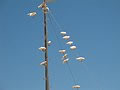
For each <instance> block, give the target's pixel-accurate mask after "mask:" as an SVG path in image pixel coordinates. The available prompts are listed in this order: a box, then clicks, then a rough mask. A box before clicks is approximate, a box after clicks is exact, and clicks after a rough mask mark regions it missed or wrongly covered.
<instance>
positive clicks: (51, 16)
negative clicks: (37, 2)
mask: <svg viewBox="0 0 120 90" xmlns="http://www.w3.org/2000/svg"><path fill="white" fill-rule="evenodd" d="M48 15H49V14H48ZM48 17H49V18H50V22H51V23H52V20H51V19H52V18H53V19H54V22H55V23H56V25H57V26H58V29H59V30H62V28H61V27H60V25H59V24H58V23H57V21H56V19H55V18H54V16H53V15H49V16H48ZM55 33H56V31H55ZM56 37H57V39H58V36H57V34H56ZM58 40H59V39H58ZM60 45H61V44H60ZM61 46H62V45H61ZM67 67H68V70H69V71H70V74H71V77H72V79H73V82H74V84H77V83H76V80H75V77H74V75H73V72H72V70H71V68H70V65H69V63H68V62H67Z"/></svg>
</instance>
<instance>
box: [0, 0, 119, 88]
mask: <svg viewBox="0 0 120 90" xmlns="http://www.w3.org/2000/svg"><path fill="white" fill-rule="evenodd" d="M41 2H42V1H41V0H0V90H44V80H43V76H44V68H43V67H41V66H39V63H40V62H41V61H43V60H44V58H43V53H42V52H40V51H38V48H39V47H40V46H42V45H43V44H42V43H43V27H42V26H43V25H42V24H41V22H42V11H41V10H40V9H37V6H38V5H39V4H40V3H41ZM48 6H49V7H50V8H51V9H52V12H53V14H54V16H55V18H56V20H57V22H59V24H60V25H61V27H62V28H63V29H64V30H65V31H67V32H68V34H69V35H70V36H71V40H73V41H74V42H75V45H76V46H77V50H76V51H74V52H70V53H69V55H70V57H72V59H70V67H71V69H72V71H73V73H74V77H75V78H76V81H77V82H78V84H80V86H81V88H80V90H120V56H119V55H120V0H56V2H54V3H49V5H48ZM30 11H37V12H39V13H38V14H39V15H37V16H36V17H28V16H27V15H26V14H27V13H28V12H30ZM48 27H49V29H48V30H49V39H50V40H52V42H53V43H52V46H51V47H49V63H50V64H49V67H50V68H49V74H50V75H49V77H50V89H51V90H72V88H71V87H72V85H73V80H72V78H71V75H70V72H69V70H68V68H67V66H66V65H63V64H62V61H61V59H60V58H61V55H60V54H59V53H58V50H59V48H60V47H61V46H60V43H61V44H62V45H63V43H65V42H64V40H61V39H60V40H59V41H58V39H56V36H55V33H54V31H55V30H56V33H57V36H59V31H58V30H57V29H54V31H53V29H52V27H51V25H50V23H49V25H48ZM59 37H60V36H59ZM57 41H58V42H57ZM67 47H68V46H66V45H65V47H64V48H67ZM67 49H68V48H67ZM69 51H70V50H69ZM76 54H79V55H81V56H85V57H86V61H85V62H84V63H80V62H77V61H76V60H75V59H74V58H75V55H76Z"/></svg>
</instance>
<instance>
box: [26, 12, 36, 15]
mask: <svg viewBox="0 0 120 90" xmlns="http://www.w3.org/2000/svg"><path fill="white" fill-rule="evenodd" d="M36 14H37V13H36V12H30V13H28V14H27V15H28V16H35V15H36Z"/></svg>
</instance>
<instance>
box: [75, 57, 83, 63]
mask: <svg viewBox="0 0 120 90" xmlns="http://www.w3.org/2000/svg"><path fill="white" fill-rule="evenodd" d="M76 60H78V61H81V62H82V61H84V60H85V58H84V57H78V58H76Z"/></svg>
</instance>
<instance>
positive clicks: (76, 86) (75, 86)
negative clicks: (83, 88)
mask: <svg viewBox="0 0 120 90" xmlns="http://www.w3.org/2000/svg"><path fill="white" fill-rule="evenodd" d="M72 88H80V85H74V86H72Z"/></svg>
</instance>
